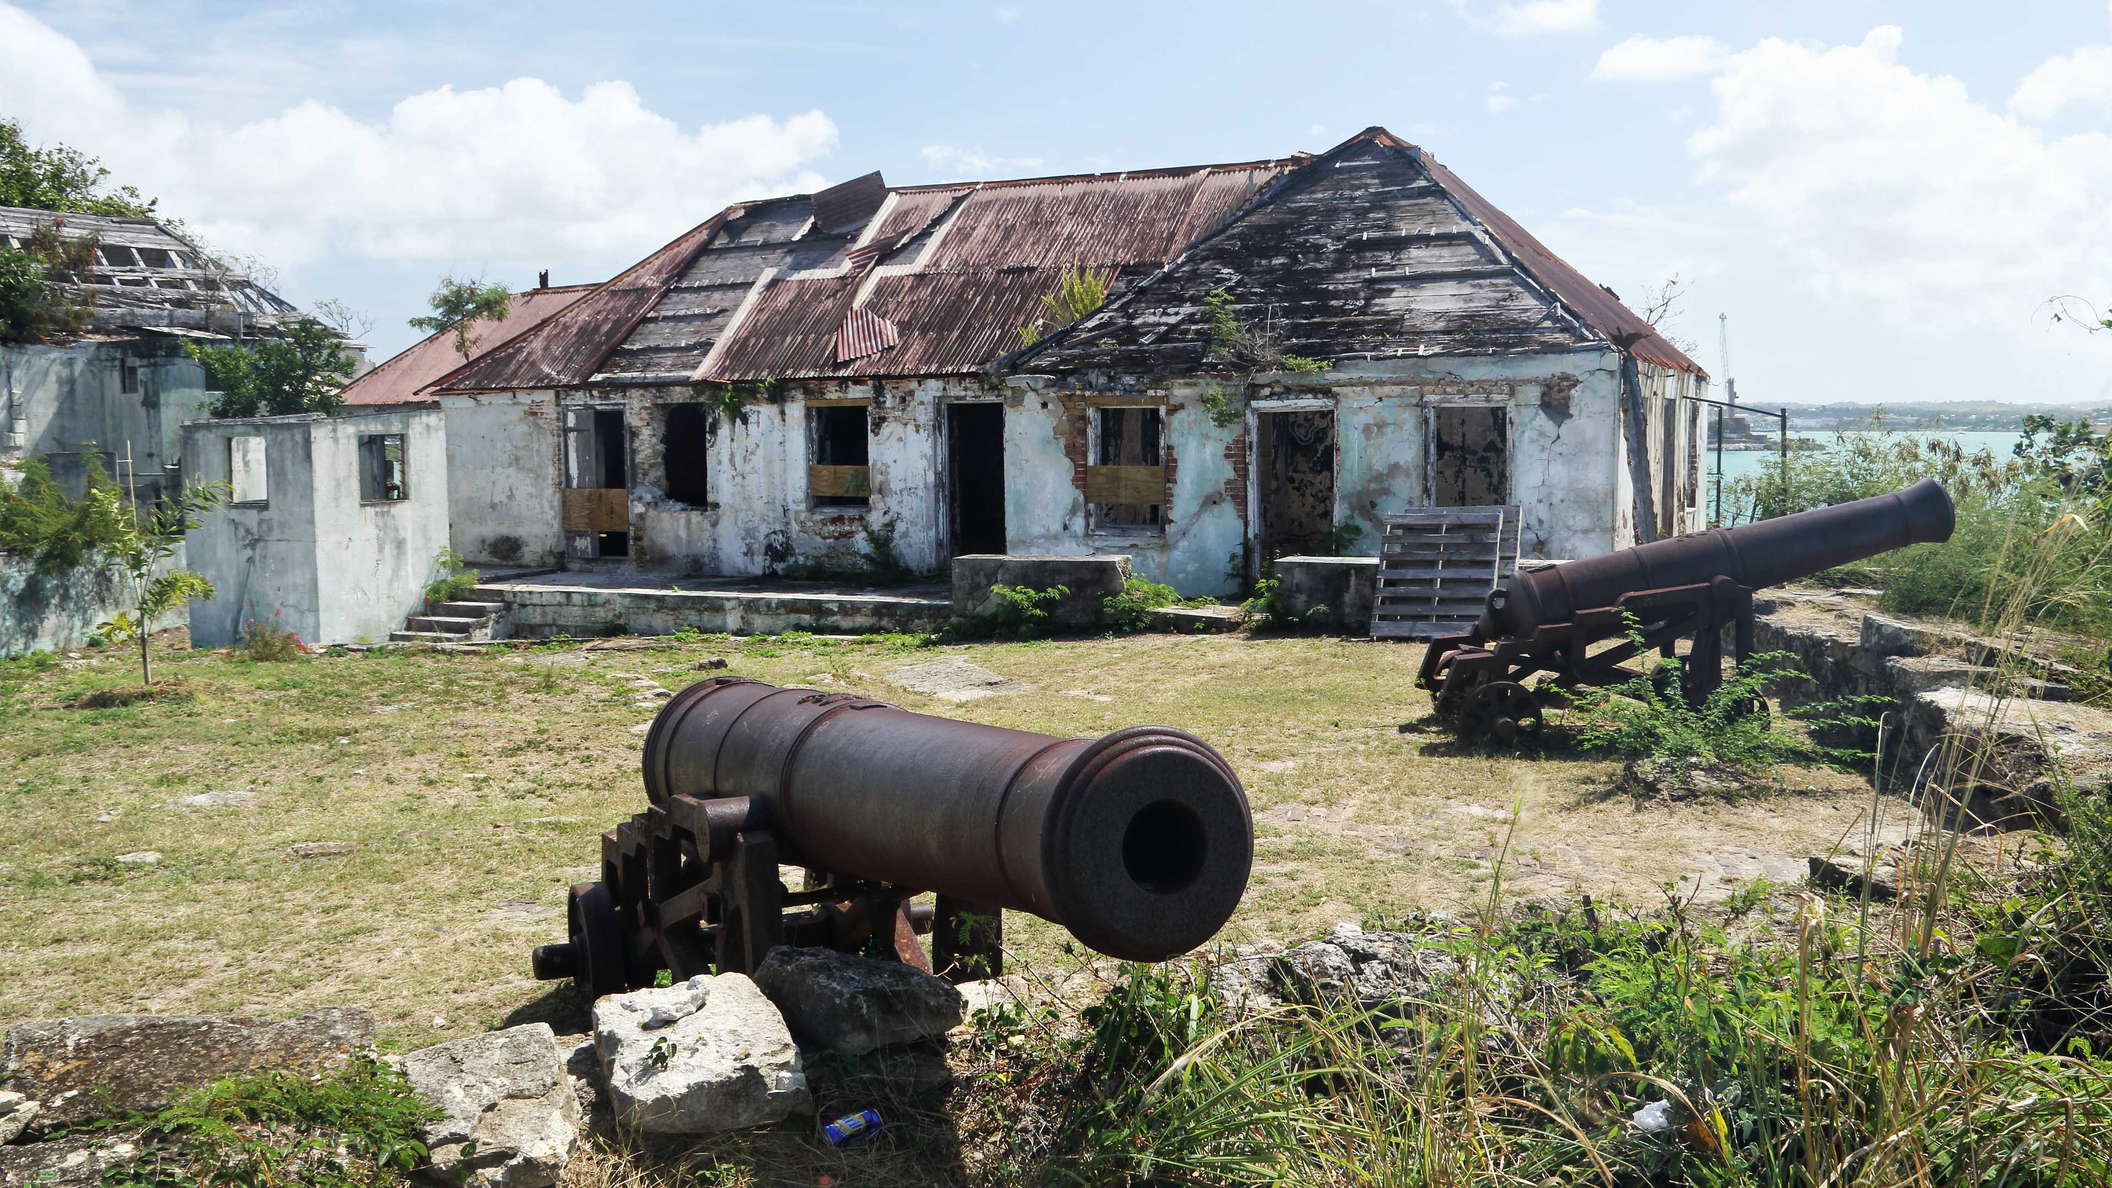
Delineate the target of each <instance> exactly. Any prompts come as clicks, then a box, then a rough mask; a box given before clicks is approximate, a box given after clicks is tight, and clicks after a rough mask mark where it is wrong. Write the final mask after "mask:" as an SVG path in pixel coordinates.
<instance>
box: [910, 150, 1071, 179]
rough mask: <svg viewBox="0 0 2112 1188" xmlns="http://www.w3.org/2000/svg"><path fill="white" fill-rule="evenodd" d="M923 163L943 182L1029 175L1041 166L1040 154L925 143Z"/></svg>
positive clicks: (1041, 167) (1039, 169)
mask: <svg viewBox="0 0 2112 1188" xmlns="http://www.w3.org/2000/svg"><path fill="white" fill-rule="evenodd" d="M922 155H923V157H924V164H926V165H928V166H930V167H931V169H932V172H934V173H937V174H943V175H944V179H945V180H946V181H988V180H990V179H992V178H998V177H1031V176H1033V175H1034V174H1036V173H1039V172H1041V171H1042V169H1043V168H1044V167H1045V166H1044V164H1043V162H1042V159H1041V158H1040V157H993V156H991V155H990V154H988V153H985V152H982V151H981V150H979V149H964V148H955V147H954V146H952V145H950V144H927V145H925V146H924V148H923V150H922Z"/></svg>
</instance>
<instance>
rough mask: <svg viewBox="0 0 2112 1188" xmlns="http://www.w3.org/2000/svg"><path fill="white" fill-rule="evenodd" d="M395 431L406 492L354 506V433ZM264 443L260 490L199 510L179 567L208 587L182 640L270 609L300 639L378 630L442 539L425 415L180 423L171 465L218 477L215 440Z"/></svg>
mask: <svg viewBox="0 0 2112 1188" xmlns="http://www.w3.org/2000/svg"><path fill="white" fill-rule="evenodd" d="M373 433H401V434H403V435H404V437H405V473H406V478H407V482H406V486H407V488H408V496H409V497H408V498H406V499H404V500H400V501H395V502H390V503H371V504H369V503H362V502H361V500H360V498H359V496H360V490H359V471H358V440H359V438H360V436H361V435H364V434H373ZM237 436H260V437H262V438H263V439H264V456H265V467H266V497H265V500H264V501H263V502H262V503H250V504H235V505H230V506H228V507H226V508H223V509H221V510H219V511H216V512H214V513H212V514H211V515H209V516H207V517H206V518H205V522H204V523H203V525H201V526H200V527H199V528H198V529H197V530H195V531H193V532H192V533H191V534H190V535H189V536H188V537H186V538H185V542H184V545H185V558H186V561H187V563H188V564H189V566H190V568H192V569H194V570H197V571H198V572H199V573H201V574H203V575H204V576H205V578H206V580H207V581H209V582H211V583H213V585H214V587H215V589H216V594H215V596H214V597H213V598H212V599H209V600H207V601H204V602H198V603H193V604H192V606H191V642H192V643H193V644H194V645H195V646H198V647H225V646H227V645H229V644H232V643H235V642H236V641H238V640H239V639H240V638H241V634H242V629H243V626H244V625H245V624H246V623H248V622H250V621H252V620H254V621H257V622H270V621H273V620H274V619H276V621H277V623H278V625H279V627H280V628H281V629H282V630H286V631H291V632H293V633H295V634H296V635H299V636H300V637H301V639H302V640H303V641H304V642H307V643H310V644H329V643H354V642H359V641H361V640H368V641H379V640H385V639H387V638H388V636H389V632H390V631H392V630H396V629H398V628H400V627H401V626H402V625H403V620H404V617H405V616H406V615H409V614H411V613H412V612H413V611H415V610H417V609H418V608H419V606H420V604H421V601H422V599H423V595H424V588H425V584H426V583H427V582H428V581H430V580H431V579H432V578H433V577H434V576H435V574H434V567H433V558H434V555H435V554H436V553H438V552H439V550H440V549H441V548H442V547H443V546H445V545H446V544H447V543H448V511H447V506H448V450H447V443H446V424H445V421H444V419H443V417H442V414H440V413H439V412H438V411H434V410H418V411H382V412H361V413H357V414H348V415H343V416H336V417H325V416H318V415H304V416H292V417H256V418H245V419H241V420H227V421H199V422H194V423H192V424H189V425H186V426H184V438H183V441H184V455H183V456H184V468H185V472H186V474H187V475H189V476H190V477H193V478H198V479H208V480H210V479H217V480H219V481H223V482H224V481H226V480H227V478H228V445H227V443H228V440H229V439H230V438H233V437H237Z"/></svg>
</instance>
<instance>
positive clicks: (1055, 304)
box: [1019, 264, 1115, 347]
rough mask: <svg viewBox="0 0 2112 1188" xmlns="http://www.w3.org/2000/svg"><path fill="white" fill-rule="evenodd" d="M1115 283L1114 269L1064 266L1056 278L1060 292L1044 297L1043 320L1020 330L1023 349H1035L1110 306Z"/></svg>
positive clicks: (1020, 343) (1076, 265) (1042, 302)
mask: <svg viewBox="0 0 2112 1188" xmlns="http://www.w3.org/2000/svg"><path fill="white" fill-rule="evenodd" d="M1114 283H1115V270H1114V269H1112V268H1088V267H1086V266H1085V265H1083V264H1066V265H1064V266H1063V271H1062V272H1059V273H1057V275H1056V291H1055V292H1053V293H1044V294H1043V295H1042V298H1041V308H1042V316H1041V317H1038V318H1036V319H1034V320H1033V321H1032V322H1029V323H1027V324H1026V325H1024V326H1021V327H1020V328H1019V345H1021V346H1023V347H1024V346H1033V345H1034V344H1035V343H1037V342H1040V341H1041V340H1042V339H1044V338H1047V337H1048V336H1049V335H1051V334H1054V333H1056V332H1057V331H1058V330H1061V329H1063V328H1064V327H1065V326H1068V325H1070V324H1071V323H1072V322H1075V321H1078V320H1079V319H1080V318H1083V317H1084V316H1085V315H1087V314H1089V313H1091V312H1093V311H1094V310H1096V309H1099V308H1100V307H1101V306H1103V305H1106V304H1107V290H1108V287H1109V286H1110V285H1112V284H1114Z"/></svg>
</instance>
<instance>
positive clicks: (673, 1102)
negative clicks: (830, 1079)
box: [594, 974, 814, 1134]
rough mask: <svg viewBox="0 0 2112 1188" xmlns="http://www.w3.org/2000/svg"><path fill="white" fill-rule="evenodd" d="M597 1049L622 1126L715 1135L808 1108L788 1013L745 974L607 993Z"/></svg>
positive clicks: (599, 1012) (600, 1009)
mask: <svg viewBox="0 0 2112 1188" xmlns="http://www.w3.org/2000/svg"><path fill="white" fill-rule="evenodd" d="M670 1015H672V1016H673V1019H672V1021H671V1022H667V1023H664V1024H659V1025H652V1023H653V1020H655V1019H656V1018H667V1017H668V1016H670ZM594 1049H595V1052H596V1054H597V1055H599V1056H600V1058H601V1068H602V1073H603V1076H604V1078H605V1079H606V1081H607V1086H608V1092H609V1100H610V1104H611V1106H612V1107H613V1109H614V1111H615V1115H616V1121H617V1123H618V1125H620V1126H630V1127H635V1128H636V1129H638V1130H642V1131H648V1132H652V1133H658V1134H717V1133H720V1132H722V1131H728V1130H738V1129H740V1128H742V1127H745V1126H759V1125H762V1124H764V1123H768V1122H776V1121H779V1120H781V1119H784V1118H786V1117H788V1116H790V1115H792V1114H795V1113H807V1112H809V1111H811V1110H812V1109H813V1108H814V1103H813V1098H812V1096H811V1095H810V1094H809V1093H808V1091H807V1077H806V1073H805V1071H804V1070H803V1069H802V1068H801V1066H800V1060H799V1049H798V1048H797V1047H796V1046H794V1044H793V1043H792V1033H791V1032H790V1031H789V1030H787V1029H786V1027H785V1020H784V1017H783V1016H782V1015H780V1014H778V1011H777V1008H776V1007H774V1006H772V1005H771V1004H770V1000H769V999H767V998H764V997H763V993H762V991H760V990H758V989H757V988H756V985H755V983H754V982H753V981H750V980H749V979H748V977H747V976H746V975H744V974H719V975H716V976H713V975H709V974H706V975H700V976H698V977H694V978H691V979H690V980H688V981H687V982H683V983H681V984H679V985H675V986H668V987H663V988H659V989H653V990H634V991H632V992H631V993H629V994H610V995H605V996H603V997H602V998H601V999H600V1000H599V1001H597V1002H595V1004H594Z"/></svg>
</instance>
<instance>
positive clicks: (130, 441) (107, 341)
mask: <svg viewBox="0 0 2112 1188" xmlns="http://www.w3.org/2000/svg"><path fill="white" fill-rule="evenodd" d="M43 227H55V228H56V229H57V231H58V233H59V234H60V235H61V236H62V237H64V238H66V239H83V238H93V239H94V240H95V241H96V244H97V246H96V251H95V255H96V270H95V271H94V272H92V273H89V274H87V275H85V276H65V277H60V278H58V279H59V281H60V283H61V284H62V285H63V286H65V287H66V288H67V289H69V290H70V291H72V292H74V293H76V294H85V295H86V296H87V297H88V298H90V299H91V300H92V301H93V307H92V309H91V310H90V311H89V315H88V324H87V326H86V327H85V329H84V332H83V333H82V334H81V335H80V336H79V337H78V338H75V339H74V340H72V341H70V342H64V343H54V344H32V345H25V346H0V462H7V461H12V460H16V459H20V458H24V457H36V458H41V459H43V460H44V462H45V463H46V464H47V465H49V466H50V467H51V470H52V473H53V474H54V475H56V476H57V477H58V478H59V479H60V480H61V481H64V482H66V483H68V484H70V485H71V486H73V487H75V488H76V489H78V487H79V486H80V484H81V481H82V475H83V473H84V469H85V466H86V463H87V460H88V459H89V458H90V457H98V458H99V459H100V460H101V462H102V464H103V467H104V469H105V470H107V471H109V472H111V473H113V474H115V473H116V471H117V469H118V465H117V463H118V460H119V459H121V458H123V457H125V456H126V455H127V451H128V450H129V451H130V453H129V456H130V458H131V459H132V469H133V471H134V472H135V473H136V477H137V480H138V490H139V494H140V496H141V497H142V498H151V497H153V496H154V495H155V494H156V493H157V492H159V491H160V490H161V489H162V488H163V487H164V485H165V484H167V483H169V482H173V481H175V480H176V478H177V473H178V468H179V465H180V463H179V456H180V454H181V448H182V443H181V439H180V435H179V431H180V428H181V426H182V424H183V422H185V421H188V420H196V419H198V418H200V417H202V416H204V415H205V414H204V413H203V411H202V409H203V408H204V406H205V404H206V403H207V402H208V401H209V400H210V398H211V395H210V393H208V392H207V391H206V387H205V372H204V370H203V369H202V368H200V367H199V366H198V364H197V363H196V362H194V361H192V360H191V359H190V358H189V357H188V356H187V355H185V354H184V352H183V349H182V344H183V343H184V342H185V341H187V340H188V341H194V342H208V343H219V344H225V343H233V342H239V341H243V340H247V339H254V338H258V337H263V336H269V335H274V334H276V333H278V332H279V331H278V326H279V324H280V322H281V321H282V320H284V319H286V318H289V317H295V316H299V311H298V310H296V309H295V308H294V306H293V305H292V304H291V303H289V302H287V301H285V300H284V299H282V298H280V297H279V296H278V295H277V294H275V293H272V292H271V291H270V290H268V289H266V288H264V287H263V286H262V285H260V284H258V283H256V282H255V281H254V280H252V279H250V278H249V277H247V276H245V275H243V274H242V273H241V272H239V271H237V270H236V269H234V268H232V267H230V266H229V265H228V264H226V263H224V262H222V261H220V260H217V259H214V258H213V257H212V256H210V255H208V254H206V253H205V252H204V251H202V250H200V249H199V248H198V246H197V245H195V244H193V243H192V242H191V241H190V240H188V239H185V238H184V237H182V236H181V235H179V234H177V233H176V232H174V231H172V230H170V229H169V228H168V227H166V226H164V225H163V224H161V223H159V222H156V221H155V220H153V219H145V218H110V217H104V216H100V215H84V214H54V213H53V212H51V211H48V210H27V209H21V208H17V207H0V246H6V247H15V248H19V247H25V246H26V245H27V244H28V243H29V240H30V237H31V236H32V235H33V234H35V233H36V232H37V231H38V229H39V228H43ZM348 346H349V347H350V349H351V350H352V351H353V352H354V353H355V354H357V353H358V352H360V351H361V350H363V349H364V348H363V347H362V346H361V345H360V344H357V343H351V344H348Z"/></svg>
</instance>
